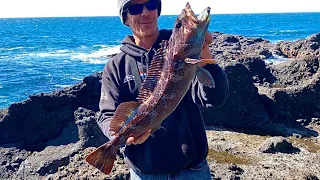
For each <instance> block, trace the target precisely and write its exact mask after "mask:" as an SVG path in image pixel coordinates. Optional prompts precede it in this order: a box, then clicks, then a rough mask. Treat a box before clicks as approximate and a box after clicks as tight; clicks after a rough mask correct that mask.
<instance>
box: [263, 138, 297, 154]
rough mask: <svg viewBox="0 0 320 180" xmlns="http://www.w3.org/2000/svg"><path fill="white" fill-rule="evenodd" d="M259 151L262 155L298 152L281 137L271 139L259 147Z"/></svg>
mask: <svg viewBox="0 0 320 180" xmlns="http://www.w3.org/2000/svg"><path fill="white" fill-rule="evenodd" d="M259 151H260V152H263V153H276V152H281V153H294V152H298V151H300V150H299V149H298V148H295V147H293V146H292V144H291V143H289V142H288V141H287V140H286V139H284V138H282V137H272V138H269V139H267V140H266V141H265V142H263V143H262V144H261V145H260V147H259Z"/></svg>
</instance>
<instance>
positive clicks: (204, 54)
mask: <svg viewBox="0 0 320 180" xmlns="http://www.w3.org/2000/svg"><path fill="white" fill-rule="evenodd" d="M211 43H212V35H211V33H209V31H207V33H206V36H205V38H204V42H203V46H202V51H201V56H200V57H201V59H212V55H211V51H210V48H209V44H211Z"/></svg>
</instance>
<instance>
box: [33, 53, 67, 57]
mask: <svg viewBox="0 0 320 180" xmlns="http://www.w3.org/2000/svg"><path fill="white" fill-rule="evenodd" d="M34 55H36V56H39V57H63V56H70V55H69V54H66V53H58V52H48V53H36V54H34Z"/></svg>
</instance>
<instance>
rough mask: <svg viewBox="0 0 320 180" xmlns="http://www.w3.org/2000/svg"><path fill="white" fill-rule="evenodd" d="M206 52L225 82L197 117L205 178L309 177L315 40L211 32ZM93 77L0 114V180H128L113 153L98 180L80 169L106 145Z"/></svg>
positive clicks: (318, 150) (318, 119) (315, 138)
mask: <svg viewBox="0 0 320 180" xmlns="http://www.w3.org/2000/svg"><path fill="white" fill-rule="evenodd" d="M210 47H211V52H212V54H213V57H214V58H215V59H217V60H219V61H220V62H221V63H220V65H221V66H222V67H223V68H224V69H225V71H226V73H227V76H228V79H229V82H230V93H229V97H228V99H227V101H226V103H225V104H224V105H223V106H221V107H218V108H209V109H202V112H203V117H204V119H205V123H206V125H207V136H208V140H209V147H210V152H209V155H208V161H209V164H210V167H211V171H212V178H213V179H319V178H320V172H319V169H320V138H319V133H320V78H319V77H320V67H319V62H320V33H317V34H314V35H310V36H309V37H306V38H305V39H301V40H297V41H290V42H287V41H282V42H279V43H276V44H273V43H271V42H269V41H266V40H264V39H261V38H247V37H244V36H239V35H231V34H223V33H219V32H214V33H213V43H212V44H211V45H210ZM283 58H287V59H286V60H285V62H282V63H266V62H268V61H269V60H270V59H273V60H275V59H280V60H281V59H283ZM100 79H101V73H96V74H93V75H91V76H88V77H85V78H84V79H83V81H82V82H80V83H77V84H75V85H73V86H70V87H67V88H65V89H63V90H60V91H54V92H51V93H41V94H36V95H31V96H30V97H29V98H28V99H27V100H25V101H23V102H17V103H13V104H12V105H10V107H9V108H7V109H0V132H1V134H0V135H1V138H0V172H1V173H0V174H1V175H0V179H128V177H129V176H128V167H127V166H126V165H125V164H124V163H123V161H122V155H121V153H119V157H118V160H117V162H116V166H115V167H116V168H114V171H113V172H112V173H111V174H110V175H108V176H105V175H103V174H101V173H100V172H99V171H98V170H96V169H94V168H92V167H90V166H89V165H88V164H86V163H85V162H84V157H85V156H86V154H88V153H89V152H90V151H92V150H93V149H94V148H95V147H98V146H99V145H101V144H103V143H104V142H106V141H107V139H106V138H105V137H104V136H103V135H102V134H101V132H100V131H99V129H98V127H97V125H96V123H95V115H96V112H97V111H98V102H99V98H100V87H101V83H100Z"/></svg>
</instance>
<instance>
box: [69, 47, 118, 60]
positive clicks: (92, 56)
mask: <svg viewBox="0 0 320 180" xmlns="http://www.w3.org/2000/svg"><path fill="white" fill-rule="evenodd" d="M96 46H97V45H96ZM98 46H101V47H102V45H98ZM119 52H120V46H112V47H110V46H105V47H103V48H101V49H99V50H97V51H93V52H91V53H77V54H75V55H72V56H71V59H72V60H81V61H84V62H86V63H90V64H105V63H106V62H107V61H108V60H109V57H108V56H110V55H113V54H116V53H119Z"/></svg>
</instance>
